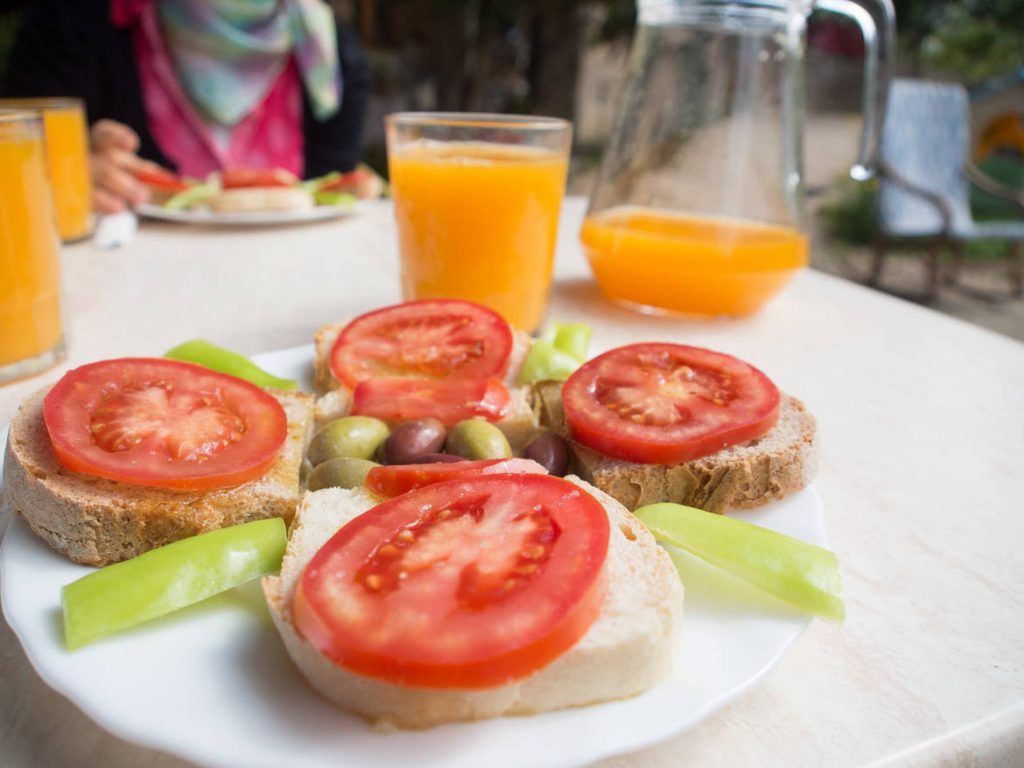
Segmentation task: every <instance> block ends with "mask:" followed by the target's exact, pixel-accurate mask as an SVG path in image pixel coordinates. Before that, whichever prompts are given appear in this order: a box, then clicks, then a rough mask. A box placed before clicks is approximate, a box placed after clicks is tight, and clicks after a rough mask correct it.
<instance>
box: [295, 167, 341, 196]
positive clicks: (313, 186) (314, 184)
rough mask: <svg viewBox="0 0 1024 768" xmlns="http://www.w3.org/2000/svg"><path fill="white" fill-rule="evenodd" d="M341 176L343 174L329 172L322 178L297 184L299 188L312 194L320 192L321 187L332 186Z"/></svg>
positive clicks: (318, 177)
mask: <svg viewBox="0 0 1024 768" xmlns="http://www.w3.org/2000/svg"><path fill="white" fill-rule="evenodd" d="M342 175H343V174H342V173H341V172H340V171H331V172H330V173H326V174H324V175H323V176H317V177H316V178H313V179H306V180H305V181H301V182H299V188H300V189H304V190H306V191H307V192H309V193H310V194H313V193H315V192H318V191H319V190H321V189H322V188H323V187H326V186H327V185H328V184H332V183H333V182H335V181H337V180H338V179H340V178H341V177H342Z"/></svg>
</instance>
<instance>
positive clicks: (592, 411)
mask: <svg viewBox="0 0 1024 768" xmlns="http://www.w3.org/2000/svg"><path fill="white" fill-rule="evenodd" d="M536 391H537V395H538V397H539V399H540V403H541V420H542V422H544V423H545V424H546V425H547V426H548V427H549V428H550V429H552V430H553V431H554V432H556V433H558V434H560V435H563V436H564V437H566V438H569V439H570V440H571V443H572V448H573V468H574V471H576V472H577V473H578V474H580V475H581V476H582V477H583V478H585V479H586V480H588V481H589V482H592V483H593V484H594V485H596V486H597V487H598V488H601V489H602V490H604V491H605V492H607V493H610V494H611V495H612V496H614V497H615V498H616V499H618V500H619V501H620V502H622V503H623V504H624V505H625V506H626V507H627V508H629V509H636V508H637V507H639V506H643V505H645V504H652V503H656V502H677V503H680V504H686V505H688V506H694V507H698V508H700V509H704V510H708V511H710V512H723V511H726V510H728V509H743V508H749V507H756V506H760V505H762V504H766V503H768V502H769V501H772V500H774V499H780V498H784V497H785V496H787V495H789V494H791V493H795V492H796V491H798V490H800V489H802V488H803V487H804V486H806V485H807V483H808V482H810V479H811V477H812V476H813V474H814V471H815V469H816V446H815V442H814V439H815V421H814V417H813V416H812V415H811V414H810V413H809V412H808V411H807V410H806V409H805V408H804V405H803V403H801V402H800V401H799V400H797V399H796V398H793V397H790V396H788V395H782V394H780V393H779V391H778V389H777V388H776V386H775V384H773V383H772V381H771V380H770V379H768V377H767V376H765V375H764V374H763V373H761V372H760V371H759V370H757V369H756V368H754V367H753V366H751V365H749V364H747V363H744V362H743V361H741V360H738V359H736V358H734V357H731V356H729V355H725V354H722V353H718V352H711V351H710V350H705V349H700V348H697V347H689V346H685V345H681V344H661V343H650V344H632V345H629V346H625V347H619V348H617V349H614V350H611V351H609V352H606V353H605V354H603V355H599V356H598V357H596V358H594V359H593V360H591V361H590V362H588V363H586V364H585V365H583V366H582V367H581V368H580V369H579V370H578V371H576V372H575V373H574V374H573V375H572V376H570V377H569V379H568V380H567V381H566V382H565V384H564V385H563V384H559V383H544V384H540V385H538V387H537V390H536Z"/></svg>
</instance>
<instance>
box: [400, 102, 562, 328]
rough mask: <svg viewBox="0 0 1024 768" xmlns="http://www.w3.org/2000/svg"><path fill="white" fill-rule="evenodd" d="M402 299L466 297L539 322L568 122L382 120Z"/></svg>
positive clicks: (483, 117) (409, 115)
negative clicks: (385, 132) (386, 147)
mask: <svg viewBox="0 0 1024 768" xmlns="http://www.w3.org/2000/svg"><path fill="white" fill-rule="evenodd" d="M385 125H386V130H387V144H388V171H389V175H390V177H391V178H390V181H391V194H392V197H393V198H394V205H395V220H396V222H397V224H398V241H399V250H400V254H401V264H402V293H403V297H404V298H405V299H425V298H436V297H449V298H460V299H469V300H471V301H476V302H479V303H481V304H484V305H485V306H488V307H491V308H492V309H494V310H496V311H497V312H499V313H501V314H502V315H503V316H504V317H505V318H506V319H507V320H508V321H509V322H510V323H511V324H512V325H514V326H516V327H518V328H523V329H525V330H528V331H532V330H535V329H536V328H538V327H539V326H540V324H541V321H542V320H543V318H544V311H545V308H546V306H547V300H548V292H549V290H550V287H551V270H552V266H553V261H554V252H555V238H556V235H557V232H558V215H559V210H560V208H561V205H562V197H563V195H564V193H565V178H566V172H567V170H568V165H569V146H570V143H571V140H572V128H571V125H570V124H569V123H568V122H566V121H565V120H560V119H557V118H549V117H529V116H518V115H488V114H471V113H429V112H405V113H398V114H393V115H389V116H388V117H387V119H386V121H385Z"/></svg>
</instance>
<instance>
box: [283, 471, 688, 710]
mask: <svg viewBox="0 0 1024 768" xmlns="http://www.w3.org/2000/svg"><path fill="white" fill-rule="evenodd" d="M438 466H444V465H438ZM449 466H456V465H449ZM378 502H379V499H378V498H377V497H376V496H374V495H373V494H371V493H369V492H368V491H367V490H365V489H355V490H342V489H334V488H332V489H327V490H323V491H318V492H315V493H310V494H307V495H306V497H305V498H304V499H303V501H302V503H301V505H300V507H299V510H298V513H297V516H296V521H295V523H294V525H293V528H292V535H291V537H290V539H289V543H288V548H287V551H286V554H285V559H284V562H283V564H282V570H281V575H280V577H275V576H269V577H266V578H264V580H263V585H264V592H265V593H266V596H267V602H268V605H269V607H270V610H271V613H272V615H273V617H274V621H275V624H276V625H277V627H278V630H279V631H280V632H281V635H282V637H283V639H284V642H285V646H286V648H287V649H288V651H289V653H290V654H291V656H292V658H293V659H294V660H295V663H296V665H297V666H298V667H299V668H300V669H301V670H302V672H303V673H304V674H305V675H306V677H307V678H308V679H309V681H310V683H311V684H312V685H313V687H314V688H316V689H317V690H319V691H320V692H321V693H322V694H324V695H325V696H326V697H327V698H329V699H330V700H332V701H334V702H335V703H336V704H338V705H339V706H342V707H344V708H346V709H350V710H353V711H355V712H358V713H360V714H362V715H364V716H366V717H368V718H371V719H373V720H377V721H383V722H388V723H391V724H394V725H398V726H402V727H427V726H432V725H437V724H440V723H444V722H450V721H455V720H477V719H482V718H487V717H497V716H500V715H503V714H526V713H530V712H540V711H545V710H550V709H557V708H562V707H568V706H578V705H583V704H591V703H596V702H600V701H607V700H611V699H618V698H624V697H627V696H633V695H636V694H638V693H640V692H642V691H644V690H646V689H648V688H650V687H651V686H653V685H654V684H656V683H657V682H658V681H659V680H660V679H661V678H662V677H663V676H664V675H665V674H666V673H667V671H668V669H669V668H670V666H671V661H672V655H673V652H674V643H675V637H676V632H677V631H678V626H679V622H680V618H681V613H682V587H681V585H680V583H679V579H678V577H677V575H676V572H675V569H674V567H673V566H672V564H671V561H670V560H669V558H668V557H667V555H666V554H665V552H664V551H663V550H662V549H660V548H659V547H658V546H657V545H656V544H655V542H654V539H653V537H651V535H650V534H649V533H648V532H647V531H646V530H645V529H644V528H643V527H642V526H641V525H640V524H639V523H638V521H637V520H636V519H635V518H633V517H632V516H631V515H630V514H629V513H628V512H627V511H626V510H625V509H623V508H622V506H621V505H619V504H618V503H617V502H615V501H614V500H613V499H611V498H610V497H608V496H606V495H604V494H602V493H601V492H600V491H597V490H596V489H592V488H590V487H589V486H587V485H586V484H585V483H582V482H580V481H573V482H570V481H566V480H561V479H558V478H552V477H548V476H546V475H540V474H525V475H507V474H495V475H484V476H477V477H472V478H469V479H464V480H448V481H446V482H442V483H439V484H435V485H430V486H427V487H423V488H419V489H417V490H413V491H411V492H409V493H406V494H403V495H400V496H397V497H395V498H394V499H391V500H390V501H387V502H383V503H380V504H378ZM524 509H525V510H529V511H528V512H525V513H524V512H523V510H524ZM512 626H514V627H515V631H510V629H509V628H510V627H512ZM412 627H415V630H413V629H412Z"/></svg>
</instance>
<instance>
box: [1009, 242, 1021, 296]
mask: <svg viewBox="0 0 1024 768" xmlns="http://www.w3.org/2000/svg"><path fill="white" fill-rule="evenodd" d="M1006 258H1007V266H1008V267H1009V273H1010V287H1011V290H1012V291H1013V295H1014V296H1015V297H1016V298H1018V299H1019V298H1021V297H1022V296H1024V265H1022V264H1021V253H1020V240H1014V241H1013V242H1011V243H1010V250H1009V252H1008V253H1007V254H1006Z"/></svg>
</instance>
